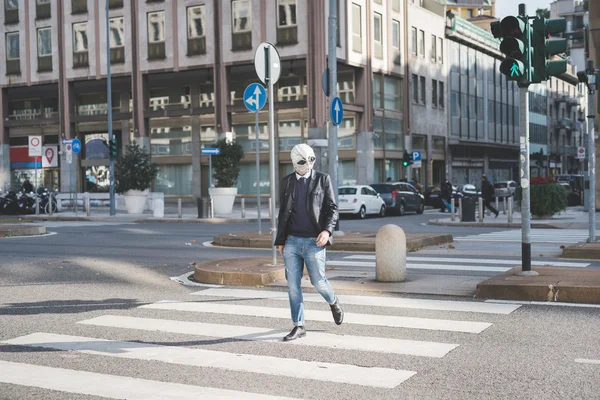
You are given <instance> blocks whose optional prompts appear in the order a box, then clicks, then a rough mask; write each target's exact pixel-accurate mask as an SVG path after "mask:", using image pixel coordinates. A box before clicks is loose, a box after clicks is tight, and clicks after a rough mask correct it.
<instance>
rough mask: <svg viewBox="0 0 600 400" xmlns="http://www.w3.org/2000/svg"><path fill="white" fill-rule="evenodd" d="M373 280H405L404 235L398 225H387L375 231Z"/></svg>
mask: <svg viewBox="0 0 600 400" xmlns="http://www.w3.org/2000/svg"><path fill="white" fill-rule="evenodd" d="M375 279H376V280H377V281H379V282H402V281H404V280H406V234H405V233H404V230H403V229H402V228H400V227H399V226H398V225H392V224H388V225H385V226H383V227H381V228H380V229H379V230H378V231H377V235H376V237H375Z"/></svg>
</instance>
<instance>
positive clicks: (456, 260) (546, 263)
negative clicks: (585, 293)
mask: <svg viewBox="0 0 600 400" xmlns="http://www.w3.org/2000/svg"><path fill="white" fill-rule="evenodd" d="M346 259H348V260H375V256H374V255H369V254H364V255H353V256H347V257H344V260H346ZM406 261H419V262H421V261H423V262H441V263H464V264H505V265H519V264H520V263H521V260H489V259H485V260H484V259H478V258H444V257H406ZM412 265H418V264H412ZM531 265H536V266H542V267H543V266H547V267H571V268H586V267H589V265H590V263H581V262H563V261H532V262H531Z"/></svg>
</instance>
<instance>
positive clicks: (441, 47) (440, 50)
mask: <svg viewBox="0 0 600 400" xmlns="http://www.w3.org/2000/svg"><path fill="white" fill-rule="evenodd" d="M437 56H438V62H439V63H440V64H443V63H444V39H442V38H438V50H437Z"/></svg>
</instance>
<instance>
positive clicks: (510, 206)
mask: <svg viewBox="0 0 600 400" xmlns="http://www.w3.org/2000/svg"><path fill="white" fill-rule="evenodd" d="M512 222H513V198H512V197H509V198H508V223H509V224H512Z"/></svg>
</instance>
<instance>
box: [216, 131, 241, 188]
mask: <svg viewBox="0 0 600 400" xmlns="http://www.w3.org/2000/svg"><path fill="white" fill-rule="evenodd" d="M211 147H218V148H220V149H221V154H219V155H218V156H214V157H213V159H212V163H213V168H214V172H213V178H214V179H216V180H217V183H216V184H215V186H216V187H221V188H228V187H234V186H235V185H236V184H237V179H238V177H239V176H240V161H241V160H242V158H244V148H243V147H242V145H241V144H239V143H235V142H228V141H227V140H226V139H221V140H219V141H218V142H217V143H215V144H214V145H213V146H211Z"/></svg>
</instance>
